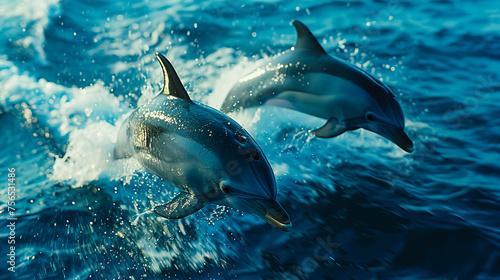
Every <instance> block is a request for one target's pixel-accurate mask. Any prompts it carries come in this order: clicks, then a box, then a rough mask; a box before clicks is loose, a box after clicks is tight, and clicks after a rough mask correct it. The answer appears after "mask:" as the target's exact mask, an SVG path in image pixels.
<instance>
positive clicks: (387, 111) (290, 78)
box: [221, 21, 413, 152]
mask: <svg viewBox="0 0 500 280" xmlns="http://www.w3.org/2000/svg"><path fill="white" fill-rule="evenodd" d="M293 25H294V26H295V29H296V31H297V43H296V44H295V46H294V47H292V49H291V50H290V51H287V52H285V53H284V54H281V55H278V56H276V57H274V58H272V59H271V60H268V61H265V62H264V63H263V64H261V65H260V67H258V68H257V70H256V71H254V72H253V73H251V74H249V75H247V76H245V77H243V78H241V79H240V80H239V82H238V83H236V84H235V85H234V86H233V87H232V88H231V90H230V92H229V94H228V95H227V97H226V99H225V100H224V103H223V104H222V108H221V111H223V112H231V111H234V110H237V109H241V108H248V107H254V106H260V105H274V106H279V107H285V108H289V109H294V110H297V111H301V112H303V113H306V114H310V115H313V116H316V117H319V118H323V119H326V120H327V122H326V124H325V125H324V126H323V127H321V128H319V129H316V130H315V131H314V134H315V135H316V136H317V137H322V138H330V137H335V136H338V135H340V134H342V133H344V132H346V131H348V130H354V129H358V128H364V129H367V130H370V131H372V132H375V133H377V134H379V135H381V136H383V137H385V138H387V139H389V140H391V141H392V142H394V143H395V144H396V145H398V146H399V147H400V148H402V149H403V150H405V151H406V152H412V151H413V142H412V141H411V140H410V138H409V137H408V136H407V135H406V133H405V132H404V126H405V119H404V115H403V111H402V110H401V106H400V105H399V103H398V102H397V101H396V99H395V98H394V94H393V92H392V91H391V90H390V89H389V88H388V87H387V86H385V85H384V84H383V83H382V82H380V81H379V80H378V79H376V78H374V77H373V76H372V75H370V74H368V73H366V72H365V71H363V70H362V69H360V68H358V67H355V66H353V65H352V64H350V63H348V62H345V61H342V60H340V59H338V58H336V57H332V56H329V55H328V54H327V53H326V52H325V50H324V49H323V48H322V47H321V45H320V44H319V43H318V41H317V40H316V38H314V36H313V35H312V33H311V32H310V31H309V29H308V28H307V27H306V26H305V25H304V24H302V23H301V22H299V21H293Z"/></svg>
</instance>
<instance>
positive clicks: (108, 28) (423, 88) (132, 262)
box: [0, 0, 500, 279]
mask: <svg viewBox="0 0 500 280" xmlns="http://www.w3.org/2000/svg"><path fill="white" fill-rule="evenodd" d="M0 17H1V19H2V20H1V24H0V28H1V32H2V34H3V36H2V37H1V38H0V131H1V136H2V137H1V138H2V142H1V143H2V149H1V150H0V170H2V172H1V173H0V174H1V176H2V177H3V179H1V180H3V181H2V187H1V188H0V189H1V191H0V194H1V201H2V206H1V208H0V211H1V213H0V216H1V218H2V223H3V224H8V220H7V217H9V211H8V210H9V209H8V208H7V205H6V204H7V203H8V202H10V201H11V200H10V199H9V196H8V195H7V194H8V189H7V186H8V176H9V175H8V174H9V171H8V168H15V170H16V171H15V176H16V181H15V183H16V184H17V192H16V197H15V199H14V201H15V203H16V204H15V211H14V216H13V217H15V218H17V220H16V228H15V238H16V239H15V240H16V244H15V247H16V248H15V262H16V263H15V270H16V272H15V273H12V272H10V271H8V270H7V269H8V268H9V267H10V265H9V264H8V263H7V262H6V260H7V259H8V258H9V257H8V256H7V254H9V253H10V246H11V245H10V244H8V240H9V239H8V237H9V235H10V231H9V229H8V228H7V227H6V226H2V228H3V229H2V230H1V231H0V236H1V238H2V239H1V243H0V255H1V256H2V258H1V260H2V262H1V263H2V270H3V271H2V273H0V275H1V276H0V279H500V218H499V217H500V206H499V205H500V204H499V202H500V191H499V186H500V184H499V182H500V180H499V177H500V175H499V174H500V163H499V162H498V159H499V158H500V146H499V143H500V129H499V127H500V109H499V108H500V94H499V93H500V76H499V74H498V67H499V62H500V55H499V52H498V50H500V35H499V34H500V7H499V6H498V5H496V4H492V2H489V1H458V0H455V1H419V2H416V1H390V2H382V1H354V2H344V1H335V2H332V1H314V2H313V1H261V2H251V1H231V2H219V1H165V0H163V1H157V0H150V1H135V0H132V1H127V2H125V1H123V2H120V1H111V0H103V1H91V0H62V1H54V0H40V1H36V2H35V1H5V0H3V1H0ZM292 19H298V20H300V21H302V22H304V23H305V24H306V25H307V26H308V27H309V28H310V29H311V31H312V32H313V34H314V35H315V36H316V37H317V38H318V41H319V42H320V43H321V44H322V46H323V47H324V48H325V50H326V51H327V52H328V53H329V54H331V55H335V56H337V57H340V58H343V59H347V60H349V61H350V62H351V63H353V64H355V65H357V66H359V67H361V68H363V69H365V70H366V71H368V72H369V73H371V74H373V75H374V76H375V77H377V78H379V79H381V80H382V81H384V83H386V84H387V85H388V86H390V87H391V88H392V89H393V91H394V92H395V93H396V95H397V99H398V100H399V102H400V104H401V106H402V108H403V111H404V112H405V116H406V130H407V132H408V134H409V136H410V138H412V140H413V141H414V143H415V152H414V153H412V154H407V153H405V152H404V151H402V150H400V149H399V148H397V147H396V146H395V145H394V144H392V143H390V142H389V141H387V140H385V139H383V138H382V137H380V136H377V135H375V134H373V133H370V132H368V131H363V130H357V131H352V132H348V133H345V134H343V135H341V136H340V137H337V138H335V139H318V138H313V137H311V136H310V135H309V134H308V133H306V132H305V131H304V128H315V127H319V126H320V125H322V123H323V121H322V120H319V119H316V118H314V117H310V116H306V115H303V114H300V113H297V112H294V111H288V110H286V109H280V108H273V107H261V108H258V109H250V110H246V111H243V112H240V113H234V114H231V115H230V116H231V117H233V118H234V119H235V120H237V121H238V122H239V123H240V124H242V125H243V126H244V127H245V128H246V129H247V130H248V131H249V132H250V133H251V134H252V135H253V136H254V137H255V139H256V140H257V141H258V142H259V144H260V145H261V147H262V148H263V150H264V152H265V153H266V155H267V157H268V159H269V160H270V162H271V164H272V166H273V169H274V172H275V174H276V177H277V183H278V200H279V201H280V202H281V203H282V204H283V207H284V208H285V209H287V211H288V213H289V214H290V216H291V219H292V222H293V226H294V227H293V230H292V232H290V233H284V232H280V231H278V230H276V229H274V228H272V227H271V226H269V225H268V224H266V223H265V222H263V221H261V220H259V219H257V218H254V217H253V216H250V215H247V214H244V213H242V212H238V211H236V210H234V209H228V208H224V207H216V206H212V207H206V208H205V209H202V210H201V211H199V212H197V213H196V214H194V215H192V216H189V217H187V218H185V219H182V220H164V219H161V218H158V217H156V216H155V215H143V216H138V215H139V214H141V213H144V212H145V211H146V210H147V209H149V208H150V207H151V206H152V205H154V204H158V203H161V202H165V201H168V200H169V198H171V197H173V196H174V194H175V193H176V192H177V190H176V189H175V188H174V187H172V186H170V185H168V184H166V183H164V182H162V181H160V180H159V179H158V178H156V177H155V176H154V175H151V174H150V173H148V172H147V171H145V170H144V169H143V168H141V167H140V166H139V165H138V164H137V163H136V162H135V161H134V160H121V161H114V160H113V159H112V156H111V152H112V150H113V147H114V142H115V141H116V134H117V132H118V128H119V126H120V124H121V122H122V121H123V120H124V119H125V117H126V116H127V114H128V113H130V112H131V110H133V109H134V108H136V107H137V106H138V105H140V104H144V103H145V102H147V101H148V100H149V99H151V98H152V97H154V95H155V94H156V93H158V92H159V91H160V86H161V84H162V82H163V81H162V73H161V71H160V68H159V65H158V64H157V62H156V61H155V58H154V54H155V52H161V53H163V54H166V56H167V57H168V58H169V59H170V60H171V62H172V64H173V65H174V67H175V68H176V70H177V71H178V73H179V75H180V76H181V79H182V81H183V82H184V83H185V85H186V86H187V88H188V90H189V91H190V92H191V97H192V99H193V100H196V101H199V102H202V103H205V104H208V105H210V106H213V107H216V108H217V107H218V106H220V104H221V103H222V100H223V98H224V96H225V94H227V92H228V91H229V89H230V87H231V85H232V84H233V83H234V82H236V81H237V80H238V79H239V78H240V77H241V76H242V75H243V74H245V73H247V72H248V71H250V70H252V67H253V66H255V65H256V64H257V63H258V61H259V60H261V59H264V58H266V57H270V56H273V55H275V54H277V53H279V52H282V51H285V50H287V49H289V48H290V47H291V46H292V45H293V44H294V42H295V38H296V35H295V31H294V28H293V26H292V25H291V20H292ZM134 220H136V223H134Z"/></svg>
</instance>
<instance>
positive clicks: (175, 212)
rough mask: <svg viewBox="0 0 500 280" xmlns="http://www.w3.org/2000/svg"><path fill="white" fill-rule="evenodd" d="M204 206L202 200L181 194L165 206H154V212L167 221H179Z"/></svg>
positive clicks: (185, 193) (184, 193)
mask: <svg viewBox="0 0 500 280" xmlns="http://www.w3.org/2000/svg"><path fill="white" fill-rule="evenodd" d="M203 206H205V202H203V200H201V199H198V198H197V197H196V196H194V195H192V194H190V193H187V192H181V193H179V194H178V195H177V196H176V197H174V198H173V199H172V200H170V201H169V202H167V203H165V204H161V205H156V206H155V208H154V212H155V213H156V214H158V215H160V216H162V217H164V218H167V219H180V218H184V217H186V216H189V215H191V214H193V213H194V212H196V211H198V210H200V209H201V208H203Z"/></svg>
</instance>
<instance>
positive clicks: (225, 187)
mask: <svg viewBox="0 0 500 280" xmlns="http://www.w3.org/2000/svg"><path fill="white" fill-rule="evenodd" d="M220 189H221V190H222V191H223V192H224V193H229V187H228V186H226V185H222V186H221V187H220Z"/></svg>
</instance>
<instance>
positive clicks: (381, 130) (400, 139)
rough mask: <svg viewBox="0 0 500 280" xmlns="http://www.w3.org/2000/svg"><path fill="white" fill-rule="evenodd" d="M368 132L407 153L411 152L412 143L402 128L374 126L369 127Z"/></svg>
mask: <svg viewBox="0 0 500 280" xmlns="http://www.w3.org/2000/svg"><path fill="white" fill-rule="evenodd" d="M368 130H371V131H373V132H375V133H377V134H379V135H381V136H383V137H385V138H387V139H389V140H390V141H391V142H393V143H394V144H396V145H398V146H399V147H400V148H401V149H403V150H404V151H405V152H407V153H411V152H413V142H412V141H411V139H410V137H408V135H407V134H406V133H405V131H404V130H403V129H402V128H399V127H395V126H389V125H380V124H379V125H376V126H370V127H369V128H368Z"/></svg>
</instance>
